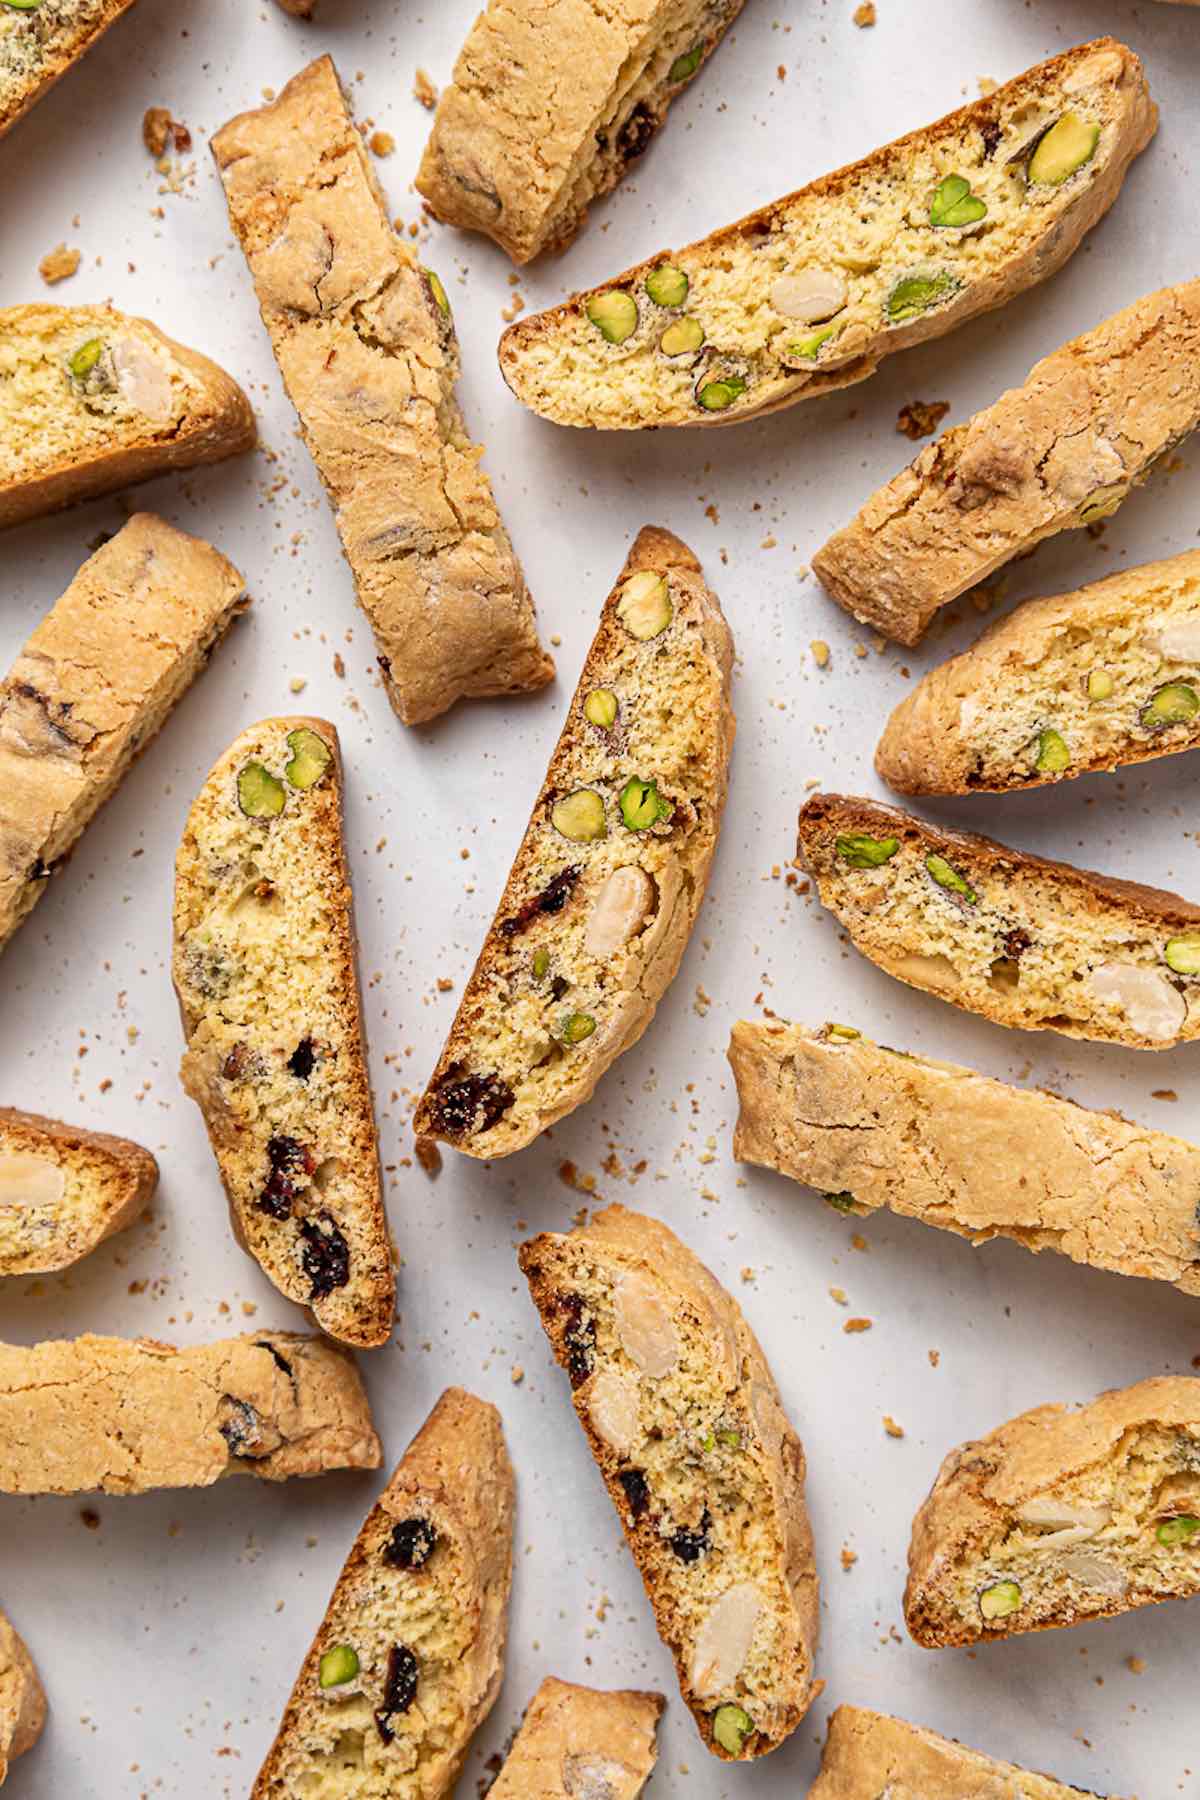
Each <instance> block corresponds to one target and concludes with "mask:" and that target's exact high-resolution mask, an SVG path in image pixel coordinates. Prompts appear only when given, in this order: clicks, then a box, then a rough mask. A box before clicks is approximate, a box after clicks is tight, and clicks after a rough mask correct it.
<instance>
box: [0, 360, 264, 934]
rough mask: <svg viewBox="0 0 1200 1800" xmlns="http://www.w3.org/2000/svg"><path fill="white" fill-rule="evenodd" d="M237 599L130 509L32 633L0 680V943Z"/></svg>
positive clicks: (234, 590)
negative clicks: (132, 513) (129, 512)
mask: <svg viewBox="0 0 1200 1800" xmlns="http://www.w3.org/2000/svg"><path fill="white" fill-rule="evenodd" d="M0 385H2V384H0ZM247 604H248V601H247V597H246V591H245V584H244V582H243V581H242V577H241V576H240V575H239V574H238V572H237V570H236V569H235V568H234V566H233V564H232V563H230V562H227V561H226V560H225V558H224V557H223V556H221V555H219V554H218V552H217V551H216V550H214V549H213V548H212V546H211V545H210V544H206V543H204V542H203V541H202V540H201V539H200V538H194V537H188V536H187V534H186V533H185V532H182V531H177V530H176V529H175V527H174V526H173V525H168V524H167V522H166V520H165V519H158V518H155V517H154V515H153V514H152V513H135V514H134V516H133V517H132V518H131V519H130V520H129V522H128V523H127V524H126V525H124V526H123V527H122V529H121V530H120V531H118V532H117V534H116V536H115V537H112V538H110V539H109V540H108V542H107V543H106V544H102V545H101V546H100V548H99V549H98V550H97V551H96V553H95V555H94V556H91V557H89V558H88V560H87V562H85V563H84V565H83V567H82V568H81V569H80V571H79V573H78V575H76V577H75V579H74V581H72V583H71V585H70V587H69V588H68V589H67V591H66V593H65V594H64V595H63V596H62V598H61V599H60V600H59V601H58V602H57V604H56V605H55V606H54V607H53V608H52V610H51V611H50V612H49V613H47V615H46V617H45V618H44V619H43V620H42V622H41V624H40V625H39V626H38V627H37V629H36V630H35V631H34V633H33V635H32V637H31V638H30V639H29V641H28V643H27V644H26V645H25V647H24V649H23V650H22V651H21V653H20V655H19V656H18V657H17V660H16V662H15V663H14V664H13V666H12V668H11V669H10V671H9V673H8V675H7V676H6V678H5V679H4V681H3V682H0V947H2V946H3V945H4V944H5V943H6V942H7V940H8V939H9V938H10V937H11V935H12V933H13V932H14V931H15V930H16V928H17V926H18V925H19V924H20V922H21V920H22V919H23V918H24V917H25V915H26V914H27V913H28V912H29V911H30V910H31V909H32V908H33V907H34V906H35V905H36V903H37V902H38V900H40V898H41V896H42V894H43V893H44V892H45V889H46V882H47V879H48V877H49V876H50V875H51V874H52V873H53V871H54V869H55V868H56V866H57V865H58V864H60V863H61V862H62V861H63V860H64V859H65V857H66V855H67V852H68V851H69V850H70V848H71V846H72V845H73V844H74V843H75V841H76V839H77V838H78V837H79V835H80V833H81V832H82V831H83V829H84V827H85V826H86V825H87V824H88V822H89V820H91V819H92V817H93V816H94V815H95V813H96V812H97V811H98V810H99V808H100V807H101V806H102V805H103V804H104V802H105V801H106V800H107V799H108V797H109V795H110V794H111V793H112V792H113V791H114V789H115V788H116V787H117V785H118V784H119V782H120V781H121V779H122V777H123V776H124V774H125V772H126V770H127V769H128V767H129V765H130V763H131V762H132V761H133V759H134V757H135V756H136V755H137V754H138V753H139V751H141V750H143V749H144V748H145V747H146V745H147V744H148V743H149V741H150V739H151V738H152V737H153V736H154V734H155V733H156V732H157V731H158V729H159V727H160V726H161V725H162V724H163V723H164V722H165V720H166V718H167V716H168V714H169V713H170V711H171V708H172V707H173V706H174V705H175V703H176V702H177V701H178V700H179V699H180V698H181V697H182V695H183V694H184V693H186V691H187V689H188V688H189V687H190V685H191V683H192V682H193V681H194V680H195V678H196V676H197V675H198V674H199V673H200V671H201V670H202V669H203V668H204V667H205V666H206V664H207V662H208V659H209V657H210V656H211V654H212V652H213V649H214V648H215V646H216V645H217V644H218V643H219V642H220V640H221V638H222V637H223V636H224V634H225V632H226V630H227V629H228V627H229V625H230V623H231V622H232V620H233V619H234V618H235V617H236V616H237V614H238V613H240V612H241V611H243V610H244V608H245V607H246V605H247Z"/></svg>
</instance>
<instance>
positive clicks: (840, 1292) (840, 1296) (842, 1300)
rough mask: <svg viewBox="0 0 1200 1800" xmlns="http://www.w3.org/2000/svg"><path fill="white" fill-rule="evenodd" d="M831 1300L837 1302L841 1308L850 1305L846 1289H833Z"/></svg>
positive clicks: (830, 1294)
mask: <svg viewBox="0 0 1200 1800" xmlns="http://www.w3.org/2000/svg"><path fill="white" fill-rule="evenodd" d="M829 1298H830V1299H831V1300H836V1301H837V1303H838V1305H839V1306H849V1304H850V1302H849V1300H848V1299H847V1297H846V1290H845V1288H840V1287H831V1288H830V1290H829Z"/></svg>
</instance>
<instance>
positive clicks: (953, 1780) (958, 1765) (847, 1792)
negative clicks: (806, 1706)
mask: <svg viewBox="0 0 1200 1800" xmlns="http://www.w3.org/2000/svg"><path fill="white" fill-rule="evenodd" d="M881 1795H886V1796H887V1797H888V1800H985V1797H986V1800H1080V1797H1081V1796H1083V1800H1097V1797H1096V1796H1094V1795H1088V1794H1087V1793H1086V1790H1085V1789H1083V1788H1077V1787H1070V1786H1068V1785H1067V1784H1066V1783H1065V1782H1062V1781H1056V1780H1055V1779H1054V1777H1053V1776H1052V1775H1036V1774H1034V1773H1033V1772H1032V1771H1031V1770H1029V1769H1018V1768H1016V1767H1015V1766H1014V1765H1013V1764H1012V1763H1006V1762H997V1761H996V1760H995V1758H994V1757H991V1756H985V1755H984V1754H983V1752H982V1750H970V1749H968V1747H967V1746H966V1744H960V1743H958V1742H956V1741H955V1740H954V1739H953V1738H944V1737H940V1736H939V1735H938V1733H937V1732H936V1731H929V1730H927V1729H926V1728H925V1727H924V1726H921V1725H909V1724H908V1723H907V1722H906V1721H905V1720H904V1719H893V1718H890V1717H889V1716H888V1715H887V1714H886V1713H877V1712H867V1711H866V1710H865V1709H864V1708H863V1707H859V1706H839V1707H838V1708H837V1710H836V1712H834V1713H833V1714H832V1716H831V1717H830V1720H829V1732H828V1736H827V1737H826V1739H825V1749H824V1751H823V1753H822V1756H821V1773H820V1774H819V1775H818V1776H817V1779H816V1781H815V1782H814V1783H813V1785H812V1787H810V1788H809V1790H808V1800H879V1796H881Z"/></svg>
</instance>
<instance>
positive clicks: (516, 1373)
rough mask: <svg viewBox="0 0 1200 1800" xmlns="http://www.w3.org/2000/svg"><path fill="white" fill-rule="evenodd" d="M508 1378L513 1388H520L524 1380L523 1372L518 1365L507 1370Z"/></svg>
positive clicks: (515, 1364)
mask: <svg viewBox="0 0 1200 1800" xmlns="http://www.w3.org/2000/svg"><path fill="white" fill-rule="evenodd" d="M508 1378H509V1380H510V1381H511V1382H512V1384H513V1386H514V1387H520V1385H521V1383H522V1382H523V1381H524V1379H525V1371H524V1369H523V1368H522V1367H521V1365H520V1363H514V1364H513V1366H512V1368H511V1369H510V1370H509V1375H508Z"/></svg>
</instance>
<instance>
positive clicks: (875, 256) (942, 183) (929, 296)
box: [500, 38, 1157, 430]
mask: <svg viewBox="0 0 1200 1800" xmlns="http://www.w3.org/2000/svg"><path fill="white" fill-rule="evenodd" d="M1156 118H1157V115H1156V111H1155V107H1154V105H1153V103H1152V102H1151V100H1150V96H1149V93H1148V91H1147V88H1146V82H1145V77H1144V75H1143V72H1142V65H1141V63H1140V62H1139V61H1138V59H1137V57H1136V56H1135V55H1134V54H1133V52H1132V51H1131V50H1127V49H1126V48H1125V46H1124V45H1122V44H1118V43H1115V42H1114V41H1113V40H1112V39H1111V38H1100V39H1098V40H1097V41H1096V42H1094V43H1091V44H1084V45H1083V46H1081V47H1080V48H1079V49H1075V50H1068V51H1067V52H1066V53H1065V54H1064V55H1062V56H1057V57H1054V58H1053V59H1052V60H1051V61H1050V62H1047V63H1042V64H1041V65H1040V66H1039V67H1038V68H1035V69H1031V70H1029V71H1028V72H1027V73H1026V74H1024V75H1021V76H1018V77H1017V79H1016V80H1015V81H1010V82H1009V83H1008V84H1007V85H1006V86H1004V87H1002V88H999V89H997V91H996V92H995V93H994V94H992V95H989V96H988V97H987V98H986V99H983V100H977V101H975V102H974V104H973V105H971V106H966V107H963V108H962V109H961V110H960V111H958V112H956V113H951V114H950V115H949V116H948V117H946V118H944V119H942V120H939V121H938V123H937V124H934V125H930V126H928V127H927V128H926V129H925V130H923V131H917V132H913V133H912V134H911V135H910V136H908V137H905V138H900V139H898V140H897V141H896V142H895V143H893V144H888V145H886V146H885V147H884V148H883V149H882V150H877V151H876V152H875V154H874V155H873V156H869V157H867V158H866V159H865V161H863V162H859V163H854V164H852V165H851V166H850V167H849V168H845V169H840V170H838V171H837V172H836V173H835V174H832V175H827V176H825V177H824V178H823V179H822V180H820V181H816V182H814V183H813V184H812V185H811V186H810V187H806V188H802V189H801V190H800V191H799V192H798V193H794V194H789V195H788V196H787V197H786V198H784V199H782V200H779V201H776V202H775V204H774V205H773V206H768V207H764V208H763V209H762V210H761V211H759V212H756V213H751V214H750V215H749V216H748V217H747V218H744V219H740V220H738V222H737V223H736V224H735V225H730V226H727V227H726V228H725V229H724V230H723V231H718V232H716V233H714V235H713V236H712V237H708V238H704V239H702V240H701V241H700V242H699V243H696V244H690V245H689V246H688V247H687V248H686V249H684V250H679V251H671V250H664V251H662V252H661V253H660V254H659V255H658V256H655V257H652V258H651V259H650V260H648V261H646V262H643V263H640V264H638V266H637V267H636V268H632V269H627V270H626V271H625V272H624V274H622V275H618V276H617V277H616V278H615V280H613V281H611V282H609V283H608V284H607V285H605V286H604V287H601V288H593V289H592V290H591V291H590V292H588V293H584V294H576V295H574V296H573V297H572V298H571V299H570V300H568V301H566V302H564V303H563V304H562V305H560V306H556V307H552V308H551V309H550V310H549V311H548V312H542V313H535V314H533V315H532V316H531V317H529V318H525V319H522V320H520V321H519V322H518V323H517V324H515V325H512V326H510V327H509V329H508V330H507V331H506V332H505V334H504V336H503V338H502V339H501V341H500V368H501V371H502V373H503V375H504V378H505V380H506V381H507V382H508V385H509V387H510V388H511V389H512V390H513V392H514V394H516V396H517V398H518V399H519V400H522V401H523V402H524V403H525V405H526V406H530V407H532V408H533V410H534V411H535V412H537V413H541V414H542V416H543V417H544V418H547V419H552V420H554V421H555V422H556V423H558V424H560V425H593V426H602V427H605V428H607V429H610V430H612V429H632V428H634V427H638V426H651V425H653V426H658V425H705V424H707V425H713V424H729V423H734V422H736V421H737V420H740V419H746V418H751V417H755V416H757V415H759V414H761V413H764V412H773V411H775V410H777V409H778V408H780V407H783V406H791V405H793V404H795V402H796V401H798V400H807V399H810V398H813V397H814V396H816V395H818V394H826V393H829V392H830V391H831V390H832V389H834V388H842V387H847V386H849V385H850V384H851V383H852V382H856V381H863V380H865V379H866V377H867V376H868V375H872V374H873V373H874V372H875V369H876V368H877V367H878V365H879V363H880V362H881V361H882V359H883V358H884V357H885V356H888V355H890V354H891V353H892V352H893V351H895V350H904V349H907V348H908V346H909V345H911V344H917V343H922V342H924V341H926V340H927V339H929V338H935V337H940V336H942V334H943V333H945V332H947V331H951V330H953V328H954V327H955V326H956V325H960V324H962V323H963V321H964V320H966V319H970V318H973V317H975V315H976V314H977V313H981V312H986V311H988V310H989V309H990V308H992V307H995V306H1000V305H1002V304H1003V303H1004V301H1006V300H1009V299H1011V298H1012V296H1013V295H1014V294H1018V293H1021V292H1023V291H1024V290H1025V289H1026V288H1029V287H1032V286H1033V285H1034V284H1035V283H1037V282H1039V281H1042V280H1044V279H1045V278H1046V277H1047V276H1048V275H1051V274H1053V273H1054V271H1055V270H1056V269H1058V268H1060V267H1061V266H1062V264H1063V263H1064V262H1066V260H1067V258H1068V257H1069V256H1070V255H1071V254H1072V252H1073V251H1074V250H1075V249H1076V247H1077V246H1078V244H1079V243H1080V241H1081V239H1082V238H1083V237H1084V235H1085V233H1086V232H1087V231H1088V230H1089V229H1090V228H1091V227H1092V226H1093V225H1094V224H1095V223H1096V221H1097V220H1098V219H1099V218H1101V217H1102V215H1103V214H1104V213H1105V212H1107V210H1108V208H1109V207H1110V206H1111V205H1112V203H1113V201H1114V200H1115V199H1116V197H1117V194H1118V192H1119V190H1120V187H1121V182H1122V180H1123V179H1124V176H1125V172H1126V170H1127V169H1128V167H1129V164H1130V162H1131V161H1132V160H1133V158H1134V157H1135V156H1136V155H1137V154H1138V152H1139V151H1140V150H1142V149H1143V148H1144V147H1145V145H1146V144H1147V143H1148V142H1149V140H1150V138H1151V136H1152V135H1153V133H1154V129H1155V124H1156Z"/></svg>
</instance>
